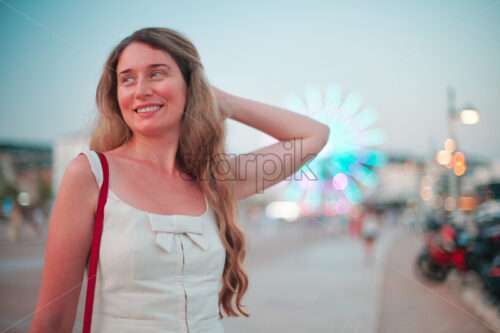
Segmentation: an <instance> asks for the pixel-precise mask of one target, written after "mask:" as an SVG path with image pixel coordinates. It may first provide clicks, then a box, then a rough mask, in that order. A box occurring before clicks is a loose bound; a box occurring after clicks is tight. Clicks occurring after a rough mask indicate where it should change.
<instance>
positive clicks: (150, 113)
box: [134, 105, 164, 118]
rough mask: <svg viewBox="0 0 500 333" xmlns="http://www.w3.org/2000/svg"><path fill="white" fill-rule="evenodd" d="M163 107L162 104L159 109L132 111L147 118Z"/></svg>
mask: <svg viewBox="0 0 500 333" xmlns="http://www.w3.org/2000/svg"><path fill="white" fill-rule="evenodd" d="M163 107H164V105H162V106H161V107H160V108H159V109H156V110H154V111H148V112H137V111H134V112H135V114H137V115H138V116H139V117H141V118H149V117H152V116H153V115H154V114H155V113H157V112H158V111H160V110H162V109H163Z"/></svg>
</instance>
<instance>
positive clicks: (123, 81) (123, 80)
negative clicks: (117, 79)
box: [121, 76, 132, 83]
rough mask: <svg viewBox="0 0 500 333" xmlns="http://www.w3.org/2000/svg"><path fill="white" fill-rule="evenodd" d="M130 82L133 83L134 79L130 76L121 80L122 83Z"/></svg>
mask: <svg viewBox="0 0 500 333" xmlns="http://www.w3.org/2000/svg"><path fill="white" fill-rule="evenodd" d="M130 81H132V78H131V77H130V76H124V77H122V79H121V82H122V83H128V82H130Z"/></svg>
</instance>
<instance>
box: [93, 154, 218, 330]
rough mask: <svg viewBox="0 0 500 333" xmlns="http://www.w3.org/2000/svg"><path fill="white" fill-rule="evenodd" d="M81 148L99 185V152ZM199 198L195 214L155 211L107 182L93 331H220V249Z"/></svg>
mask: <svg viewBox="0 0 500 333" xmlns="http://www.w3.org/2000/svg"><path fill="white" fill-rule="evenodd" d="M84 154H85V155H86V156H87V158H88V160H89V162H90V166H91V169H92V172H93V173H94V175H95V177H96V180H97V183H98V184H99V188H100V187H101V184H102V181H103V172H102V167H101V163H100V160H99V156H98V154H97V153H96V152H95V151H85V152H84ZM205 202H206V207H207V210H206V211H205V213H204V214H202V215H200V216H187V215H160V214H154V213H149V212H145V211H142V210H139V209H137V208H134V207H133V206H131V205H130V204H128V203H126V202H124V201H123V200H121V199H120V198H119V197H118V196H117V195H116V194H115V193H114V192H113V191H112V190H111V189H109V190H108V199H107V202H106V206H105V208H104V221H103V231H102V238H101V248H100V251H99V263H98V268H97V279H96V288H95V296H94V307H93V312H92V327H91V331H92V332H93V333H97V332H105V333H114V332H120V333H127V332H134V333H136V332H141V333H170V332H186V333H188V332H189V333H198V332H204V333H221V332H224V329H223V327H222V324H221V321H220V319H219V306H218V302H219V291H220V290H221V288H222V272H223V269H224V262H225V259H226V250H225V248H224V246H223V244H222V242H221V239H220V237H219V229H218V226H217V221H216V219H215V215H214V213H213V211H212V209H211V208H210V205H209V204H208V200H207V198H206V196H205ZM87 274H88V266H87Z"/></svg>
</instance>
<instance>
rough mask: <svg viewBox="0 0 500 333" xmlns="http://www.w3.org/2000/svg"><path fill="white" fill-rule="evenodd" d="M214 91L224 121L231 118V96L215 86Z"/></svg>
mask: <svg viewBox="0 0 500 333" xmlns="http://www.w3.org/2000/svg"><path fill="white" fill-rule="evenodd" d="M212 90H213V92H214V95H215V98H216V100H217V105H218V107H219V112H220V114H221V115H222V118H223V119H224V120H225V119H227V118H231V116H232V112H231V106H230V104H229V100H230V98H229V97H230V94H228V93H227V92H225V91H222V90H220V89H219V88H216V87H214V86H212Z"/></svg>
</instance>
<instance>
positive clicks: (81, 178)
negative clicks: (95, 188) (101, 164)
mask: <svg viewBox="0 0 500 333" xmlns="http://www.w3.org/2000/svg"><path fill="white" fill-rule="evenodd" d="M64 178H66V179H67V180H70V181H71V183H79V184H89V183H90V184H92V183H95V182H96V177H95V175H94V173H93V172H92V168H91V161H90V160H89V157H88V156H87V155H86V154H84V153H83V152H82V153H80V154H78V155H77V156H76V157H75V158H73V159H72V160H71V161H70V162H69V163H68V165H67V167H66V171H65V173H64Z"/></svg>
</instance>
